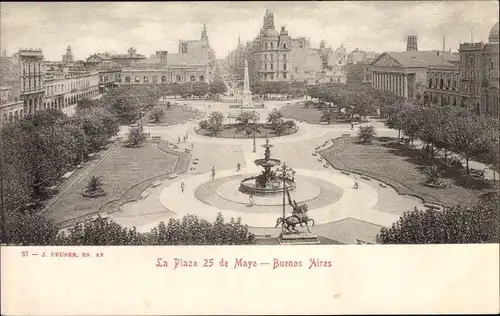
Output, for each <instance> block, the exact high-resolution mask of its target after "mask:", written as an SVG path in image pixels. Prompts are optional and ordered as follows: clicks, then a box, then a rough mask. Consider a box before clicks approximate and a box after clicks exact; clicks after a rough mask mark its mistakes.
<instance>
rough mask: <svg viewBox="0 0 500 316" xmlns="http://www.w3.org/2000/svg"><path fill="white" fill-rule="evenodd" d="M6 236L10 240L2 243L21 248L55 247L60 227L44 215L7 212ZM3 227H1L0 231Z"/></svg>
mask: <svg viewBox="0 0 500 316" xmlns="http://www.w3.org/2000/svg"><path fill="white" fill-rule="evenodd" d="M5 222H6V223H5V227H6V230H7V231H6V234H4V233H3V232H2V234H1V236H7V238H8V240H2V241H1V243H6V244H9V245H19V246H48V245H53V241H54V239H55V238H56V236H57V234H58V231H59V227H58V225H57V224H56V223H55V222H54V221H53V220H50V219H47V218H46V217H44V216H43V215H42V214H39V213H34V214H31V213H29V212H18V211H7V212H6V214H5ZM2 229H3V227H2V225H0V230H2Z"/></svg>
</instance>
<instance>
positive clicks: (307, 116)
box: [281, 101, 350, 124]
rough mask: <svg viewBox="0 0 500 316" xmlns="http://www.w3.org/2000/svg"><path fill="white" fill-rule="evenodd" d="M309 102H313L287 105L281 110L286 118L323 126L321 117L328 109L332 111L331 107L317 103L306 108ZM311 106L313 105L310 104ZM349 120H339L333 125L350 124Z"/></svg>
mask: <svg viewBox="0 0 500 316" xmlns="http://www.w3.org/2000/svg"><path fill="white" fill-rule="evenodd" d="M307 102H312V101H301V102H296V103H292V104H290V105H287V106H285V107H283V108H282V109H281V113H283V116H284V117H286V118H293V119H296V120H300V121H304V122H307V123H310V124H321V123H322V122H321V115H322V113H323V111H325V110H326V109H331V108H330V107H329V106H321V105H320V104H319V103H315V104H312V105H309V106H306V103H307ZM309 104H311V103H309ZM349 122H350V121H348V120H337V121H332V124H333V123H349Z"/></svg>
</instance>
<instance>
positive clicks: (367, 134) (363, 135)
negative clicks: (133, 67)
mask: <svg viewBox="0 0 500 316" xmlns="http://www.w3.org/2000/svg"><path fill="white" fill-rule="evenodd" d="M376 135H377V132H376V131H375V127H373V126H372V125H368V126H360V127H359V128H358V139H359V140H360V141H361V142H362V143H363V144H370V143H371V142H372V141H373V139H374V138H375V136H376Z"/></svg>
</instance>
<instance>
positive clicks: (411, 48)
mask: <svg viewBox="0 0 500 316" xmlns="http://www.w3.org/2000/svg"><path fill="white" fill-rule="evenodd" d="M406 51H408V52H416V51H418V46H417V36H416V35H408V38H407V41H406Z"/></svg>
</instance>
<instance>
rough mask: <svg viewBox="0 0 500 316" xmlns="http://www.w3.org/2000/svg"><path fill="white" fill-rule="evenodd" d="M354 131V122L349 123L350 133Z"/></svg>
mask: <svg viewBox="0 0 500 316" xmlns="http://www.w3.org/2000/svg"><path fill="white" fill-rule="evenodd" d="M353 129H354V122H353V121H351V131H352V130H353Z"/></svg>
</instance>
